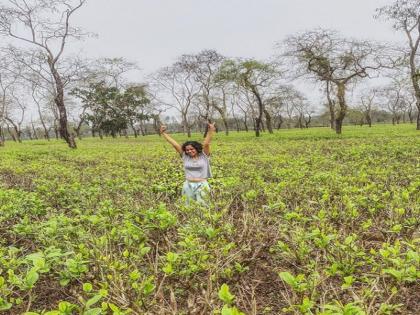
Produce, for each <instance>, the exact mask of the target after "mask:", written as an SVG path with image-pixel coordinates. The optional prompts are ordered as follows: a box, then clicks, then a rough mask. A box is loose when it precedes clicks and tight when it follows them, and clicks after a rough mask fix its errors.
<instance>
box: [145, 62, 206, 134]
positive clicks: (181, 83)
mask: <svg viewBox="0 0 420 315" xmlns="http://www.w3.org/2000/svg"><path fill="white" fill-rule="evenodd" d="M151 79H152V81H153V83H154V84H153V86H152V88H153V89H154V91H155V92H154V95H155V97H156V98H158V99H159V102H160V103H163V104H165V105H166V106H168V107H171V108H174V109H176V110H177V111H178V112H179V113H180V115H181V120H182V127H183V131H184V132H185V133H186V134H187V135H188V137H191V122H190V121H189V119H188V117H189V113H190V110H191V107H192V105H193V103H194V100H195V99H196V98H197V97H198V95H199V93H200V90H201V89H200V85H199V84H198V82H197V81H196V80H195V78H194V68H193V66H192V65H191V64H189V63H188V62H185V60H184V59H183V57H181V58H180V59H179V60H178V61H177V62H175V63H174V64H173V65H172V66H170V67H165V68H162V69H160V70H159V71H158V72H157V73H155V74H154V75H152V77H151Z"/></svg>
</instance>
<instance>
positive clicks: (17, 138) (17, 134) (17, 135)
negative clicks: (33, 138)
mask: <svg viewBox="0 0 420 315" xmlns="http://www.w3.org/2000/svg"><path fill="white" fill-rule="evenodd" d="M5 119H6V120H7V121H8V122H10V123H11V124H12V126H13V130H14V136H13V138H14V139H13V140H15V141H18V142H19V143H22V139H21V134H22V132H21V131H20V130H19V128H18V126H17V125H16V124H15V123H14V122H13V120H11V119H10V118H8V117H5ZM7 129H8V130H9V133H10V129H9V126H7Z"/></svg>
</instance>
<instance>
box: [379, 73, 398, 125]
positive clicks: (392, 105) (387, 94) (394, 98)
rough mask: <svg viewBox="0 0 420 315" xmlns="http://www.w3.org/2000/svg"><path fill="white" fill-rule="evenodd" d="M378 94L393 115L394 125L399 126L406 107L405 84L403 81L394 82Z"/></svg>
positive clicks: (381, 101)
mask: <svg viewBox="0 0 420 315" xmlns="http://www.w3.org/2000/svg"><path fill="white" fill-rule="evenodd" d="M378 94H379V97H380V103H381V104H383V106H385V109H386V110H388V111H389V112H390V113H391V115H392V124H393V125H395V124H399V123H400V120H401V117H402V115H403V112H404V107H405V99H404V84H403V83H402V81H400V80H393V82H392V83H390V84H389V85H387V86H385V87H383V88H382V89H380V90H379V92H378Z"/></svg>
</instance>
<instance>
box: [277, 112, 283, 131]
mask: <svg viewBox="0 0 420 315" xmlns="http://www.w3.org/2000/svg"><path fill="white" fill-rule="evenodd" d="M277 118H278V122H277V130H280V128H281V125H282V124H283V117H282V116H281V115H279V116H278V117H277Z"/></svg>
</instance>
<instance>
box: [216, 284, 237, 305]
mask: <svg viewBox="0 0 420 315" xmlns="http://www.w3.org/2000/svg"><path fill="white" fill-rule="evenodd" d="M219 298H220V299H221V300H222V301H223V302H225V303H226V304H232V302H233V300H234V299H235V296H234V295H233V294H232V293H230V291H229V286H228V285H227V284H226V283H224V284H222V286H221V287H220V290H219Z"/></svg>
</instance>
